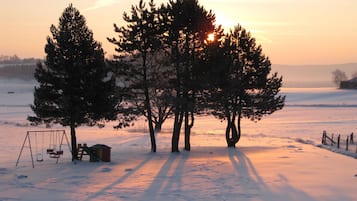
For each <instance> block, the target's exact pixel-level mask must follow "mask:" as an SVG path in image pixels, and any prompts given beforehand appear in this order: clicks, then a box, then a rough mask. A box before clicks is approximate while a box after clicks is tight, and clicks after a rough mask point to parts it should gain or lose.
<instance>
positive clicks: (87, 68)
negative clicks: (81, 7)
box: [28, 4, 119, 160]
mask: <svg viewBox="0 0 357 201" xmlns="http://www.w3.org/2000/svg"><path fill="white" fill-rule="evenodd" d="M50 30H51V34H52V37H48V38H47V44H46V46H45V53H46V59H45V61H44V64H43V63H39V64H38V66H37V69H36V72H35V78H36V80H37V81H38V83H39V86H37V87H35V91H34V103H33V105H31V108H32V110H33V111H34V113H35V116H30V117H28V120H29V121H31V122H33V123H35V124H40V123H45V124H52V123H58V124H61V125H63V126H69V127H70V129H71V144H72V160H76V159H77V155H78V154H77V140H76V131H75V129H76V128H77V127H79V126H81V125H88V126H94V125H98V126H100V127H102V126H104V120H115V119H116V117H117V112H118V100H119V98H118V96H117V95H116V94H115V78H114V77H113V73H111V72H110V69H108V68H107V66H106V64H105V60H104V51H103V49H102V47H101V44H100V43H98V42H96V41H95V40H94V39H93V33H92V31H91V30H89V29H88V27H87V25H86V21H85V18H84V16H83V15H81V14H80V12H79V11H78V10H77V9H76V8H74V7H73V6H72V4H70V5H69V6H68V7H67V8H65V10H64V12H63V14H62V16H61V17H60V19H59V25H58V27H56V26H54V25H52V26H51V29H50Z"/></svg>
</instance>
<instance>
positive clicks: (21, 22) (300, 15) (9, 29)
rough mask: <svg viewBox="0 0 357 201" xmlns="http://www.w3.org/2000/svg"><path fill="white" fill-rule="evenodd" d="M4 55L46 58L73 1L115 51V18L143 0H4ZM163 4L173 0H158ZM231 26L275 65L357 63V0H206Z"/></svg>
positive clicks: (0, 43) (0, 14) (0, 40)
mask: <svg viewBox="0 0 357 201" xmlns="http://www.w3.org/2000/svg"><path fill="white" fill-rule="evenodd" d="M0 2H1V6H0V27H1V30H0V55H14V54H17V55H18V56H19V57H21V58H24V57H36V58H44V56H45V53H44V46H45V43H46V37H47V36H48V35H50V30H49V27H50V25H51V24H54V25H56V26H57V25H58V18H59V17H60V16H61V14H62V12H63V10H64V8H65V7H67V6H68V5H69V4H70V3H73V5H74V6H75V7H76V8H78V9H79V10H80V11H81V13H82V14H83V15H84V16H85V18H86V19H87V25H88V27H89V28H90V29H91V30H92V31H93V33H94V37H95V39H96V40H97V41H99V42H101V43H102V44H103V48H104V50H105V52H106V53H107V56H110V55H112V54H113V53H114V48H115V46H114V45H112V44H111V43H109V42H107V40H106V37H116V34H115V32H114V31H113V23H116V24H118V25H123V21H122V14H123V12H124V11H130V6H131V5H132V4H137V3H138V2H139V0H72V1H67V0H56V1H52V0H51V1H49V0H31V1H29V0H11V1H8V0H0ZM155 2H156V3H157V4H161V3H163V2H167V0H156V1H155ZM199 3H200V4H201V5H203V6H204V7H205V8H206V9H207V10H212V11H213V12H214V13H215V14H216V17H217V23H218V24H222V25H223V26H224V27H225V28H226V29H229V28H231V27H233V26H234V25H235V24H237V23H240V24H241V25H243V27H245V28H246V29H248V30H249V31H250V32H251V33H252V35H253V37H255V38H256V39H257V41H258V43H259V44H261V45H262V47H263V51H264V53H265V54H266V55H267V56H269V57H270V59H271V61H272V63H274V64H337V63H350V62H357V1H356V0H200V1H199Z"/></svg>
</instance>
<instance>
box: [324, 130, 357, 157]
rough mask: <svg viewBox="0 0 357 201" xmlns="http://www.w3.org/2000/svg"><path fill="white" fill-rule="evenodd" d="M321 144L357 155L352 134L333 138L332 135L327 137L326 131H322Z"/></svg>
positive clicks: (356, 146)
mask: <svg viewBox="0 0 357 201" xmlns="http://www.w3.org/2000/svg"><path fill="white" fill-rule="evenodd" d="M322 144H323V145H328V146H332V147H336V148H337V149H344V150H346V151H349V152H355V153H357V143H355V140H354V134H353V133H351V134H350V135H347V136H345V137H341V134H338V135H337V137H335V136H334V134H333V133H332V134H331V135H328V134H327V132H326V131H323V133H322Z"/></svg>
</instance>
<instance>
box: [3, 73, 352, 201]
mask: <svg viewBox="0 0 357 201" xmlns="http://www.w3.org/2000/svg"><path fill="white" fill-rule="evenodd" d="M33 85H34V83H29V82H20V81H16V82H14V81H3V80H0V200H1V201H2V200H34V201H35V200H36V201H38V200H159V201H161V200H162V201H164V200H165V201H166V200H177V201H181V200H212V201H213V200H214V201H216V200H257V201H258V200H274V201H277V200H282V201H285V200H297V201H300V200H330V201H335V200H336V201H337V200H338V201H340V200H351V201H352V200H357V191H356V186H357V160H356V159H355V158H353V157H348V156H345V155H341V154H337V153H334V152H331V151H328V150H326V149H323V148H320V147H318V146H317V145H319V144H320V142H321V136H322V132H323V130H326V131H327V132H329V133H336V134H337V133H340V134H341V135H342V136H347V135H349V134H350V133H351V132H356V125H357V102H356V100H357V91H353V90H352V91H350V90H337V89H332V88H315V89H311V88H310V89H306V88H305V89H302V88H300V89H292V88H285V89H283V90H282V93H283V94H286V95H287V101H286V107H285V108H284V109H283V110H281V111H278V112H276V113H274V114H273V115H271V116H268V117H265V118H264V119H263V120H262V121H260V122H258V123H254V122H250V121H248V120H244V121H243V122H242V132H243V135H242V139H241V141H240V142H239V143H238V147H237V148H236V149H228V148H226V144H225V138H224V131H225V122H220V121H219V120H216V119H214V118H211V117H200V118H197V120H196V122H195V126H194V129H193V134H192V139H191V140H192V151H191V152H186V151H181V152H180V153H170V150H171V141H170V140H171V135H170V133H171V122H170V121H169V122H167V123H166V124H165V125H164V128H163V131H162V132H161V133H158V134H157V145H158V152H157V153H150V142H149V136H148V131H147V129H146V125H145V122H144V121H142V122H137V123H136V125H135V126H134V127H132V128H127V129H123V130H114V129H112V127H111V125H107V126H106V127H105V128H103V129H99V128H87V127H81V128H79V129H78V131H77V133H78V135H77V138H78V142H79V143H87V144H88V145H89V146H91V145H94V144H106V145H108V146H110V147H112V149H111V162H109V163H106V162H97V163H90V162H88V161H89V158H88V157H87V156H85V158H84V160H83V161H81V162H78V163H76V164H73V163H72V162H71V160H70V153H69V150H68V148H67V147H66V146H64V147H63V148H64V155H63V156H62V157H61V158H60V159H59V163H58V164H56V160H55V159H52V158H49V157H48V156H47V154H45V152H43V151H44V149H46V148H48V146H50V144H51V142H50V140H49V139H48V138H46V137H43V136H42V135H41V134H37V136H34V135H32V138H31V144H32V150H33V152H34V153H33V156H34V159H35V168H32V165H31V158H30V151H29V149H28V147H27V146H26V147H25V148H24V151H23V154H22V155H21V158H20V161H19V165H18V167H15V163H16V160H17V157H18V155H19V152H20V149H21V146H22V143H23V141H24V138H25V135H26V131H29V130H48V129H46V128H44V127H31V126H29V124H28V122H27V121H26V117H27V115H29V114H32V112H31V110H30V108H29V107H28V105H29V104H31V103H32V99H33V98H32V90H33ZM8 92H13V93H8ZM55 129H62V128H61V127H56V128H55ZM65 129H66V131H67V134H68V135H69V130H68V129H67V128H65ZM68 137H69V136H68ZM182 140H183V138H182V137H181V143H182ZM26 145H27V144H26ZM181 147H182V144H181ZM37 154H42V156H43V158H44V161H43V162H37V161H36V156H37Z"/></svg>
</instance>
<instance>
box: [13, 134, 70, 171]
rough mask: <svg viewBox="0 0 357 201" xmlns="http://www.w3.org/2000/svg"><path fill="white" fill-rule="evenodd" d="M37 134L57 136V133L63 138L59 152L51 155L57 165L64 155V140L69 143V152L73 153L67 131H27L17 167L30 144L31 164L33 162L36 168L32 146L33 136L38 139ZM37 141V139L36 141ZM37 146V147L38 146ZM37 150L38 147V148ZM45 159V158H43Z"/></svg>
mask: <svg viewBox="0 0 357 201" xmlns="http://www.w3.org/2000/svg"><path fill="white" fill-rule="evenodd" d="M37 133H42V134H43V135H45V134H46V133H48V134H57V133H60V134H59V135H60V136H61V137H60V142H59V150H58V151H56V152H53V153H51V154H50V157H51V158H56V159H57V160H56V164H57V163H58V160H59V158H60V155H62V154H63V150H62V145H64V140H65V141H66V142H67V145H68V149H69V151H70V152H71V153H72V149H71V145H70V143H69V140H68V137H67V134H66V131H65V130H42V131H27V132H26V136H25V139H24V142H23V144H22V147H21V150H20V153H19V156H18V158H17V161H16V167H17V165H18V164H19V161H20V158H21V155H22V152H23V150H24V148H25V146H26V142H27V143H28V148H29V150H30V156H31V162H32V167H33V168H35V163H34V159H33V153H32V146H31V135H33V134H35V137H36V138H37ZM35 140H36V141H37V139H35ZM36 146H37V145H36ZM36 148H37V147H36ZM42 157H43V156H42Z"/></svg>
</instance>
